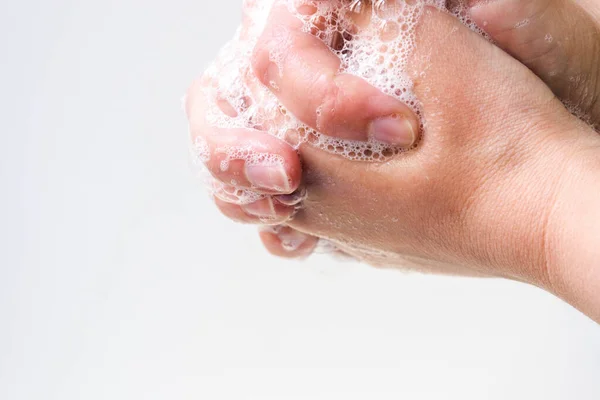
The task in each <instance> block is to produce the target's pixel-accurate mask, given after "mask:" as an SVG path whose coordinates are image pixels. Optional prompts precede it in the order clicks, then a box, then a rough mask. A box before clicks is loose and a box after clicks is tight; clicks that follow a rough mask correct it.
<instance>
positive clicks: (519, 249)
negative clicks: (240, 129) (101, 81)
mask: <svg viewBox="0 0 600 400" xmlns="http://www.w3.org/2000/svg"><path fill="white" fill-rule="evenodd" d="M285 12H286V10H285V9H283V8H280V9H275V10H274V11H273V14H272V19H271V21H282V20H284V21H285V20H286V16H285V14H284V13H285ZM279 13H281V14H279ZM279 28H280V29H282V27H281V26H279ZM283 28H285V29H290V30H293V29H294V26H293V25H289V26H287V27H283ZM271 32H272V31H270V30H269V29H267V30H265V34H264V35H263V38H261V40H260V42H259V49H258V50H257V52H256V54H257V57H256V58H255V70H256V72H257V76H259V77H262V76H266V74H265V73H264V71H261V66H262V65H263V64H264V63H261V49H260V46H268V45H269V43H271V41H270V40H269V37H268V35H269V34H270V33H271ZM265 35H267V36H266V37H265ZM440 37H443V38H445V41H443V42H441V41H440V40H439V38H440ZM306 40H308V35H307V37H306ZM417 42H418V47H417V51H416V52H415V53H414V54H413V56H412V57H411V61H410V66H409V71H425V74H424V75H423V74H421V73H419V74H413V76H412V79H413V81H414V82H415V91H416V94H417V95H418V97H419V99H420V100H421V101H422V106H423V117H424V119H425V121H427V130H426V131H425V134H424V137H423V140H422V142H421V144H420V145H419V147H418V149H417V150H416V151H414V152H411V153H407V154H402V155H399V156H397V157H394V159H392V160H391V161H388V162H386V163H383V164H365V163H356V162H352V161H349V160H346V159H341V158H337V157H331V156H330V155H328V154H326V153H324V152H323V151H321V150H318V149H315V148H313V147H311V146H308V145H307V146H303V147H302V148H301V155H302V160H303V162H304V170H305V179H304V182H305V183H306V187H307V193H308V197H307V199H306V200H305V202H304V207H303V208H302V209H301V210H300V212H299V213H298V214H297V215H296V216H295V218H294V219H293V220H291V221H289V223H288V225H289V226H291V227H293V228H295V229H296V230H298V231H301V232H305V233H309V234H311V235H314V236H319V237H326V238H329V239H331V240H333V241H335V242H336V243H337V244H338V245H339V246H340V247H341V248H342V249H344V250H345V251H346V252H348V253H350V254H352V255H354V256H356V257H358V258H360V259H364V260H365V261H367V262H370V263H374V264H380V265H385V266H402V267H405V266H406V265H407V262H408V263H409V264H411V265H417V266H418V267H419V268H420V269H426V270H429V271H435V272H442V273H460V274H469V275H492V276H504V277H509V278H512V279H518V280H523V281H527V282H531V283H534V284H537V285H540V286H543V287H546V288H548V289H549V290H553V287H552V286H553V281H555V276H557V275H558V272H557V271H552V270H549V269H548V266H549V262H548V261H549V259H550V258H552V257H553V255H552V254H549V253H548V249H547V238H548V237H554V236H556V235H555V234H554V232H551V231H549V229H550V228H551V227H553V226H556V221H554V220H553V212H552V211H553V205H554V201H555V199H557V198H560V197H561V196H562V193H563V188H564V187H566V186H569V182H570V175H569V174H566V173H565V171H572V169H571V168H569V167H570V166H571V165H577V164H578V163H577V162H576V160H577V159H578V157H579V156H580V155H581V154H591V153H593V149H595V148H597V147H598V138H597V136H596V134H595V133H594V132H593V131H592V130H591V129H589V128H587V127H586V126H585V125H584V124H582V123H581V122H579V121H578V120H577V119H576V118H574V117H573V116H572V115H570V114H569V113H568V112H566V110H565V109H564V107H563V106H562V105H561V104H560V102H558V101H557V100H556V98H555V97H554V96H553V95H552V93H551V92H550V91H549V90H548V89H547V87H546V86H545V85H543V84H542V83H541V82H540V81H539V80H538V78H536V77H535V76H534V75H533V74H532V73H531V72H530V71H529V70H527V69H526V68H525V67H523V66H522V65H521V64H519V63H518V62H516V61H515V60H514V59H512V58H510V57H508V56H507V55H506V54H504V53H502V52H501V51H498V50H497V49H496V48H495V47H494V46H492V45H490V44H489V43H487V42H486V41H484V40H483V39H481V38H480V37H478V36H477V35H475V34H473V33H472V32H470V31H468V30H467V29H466V28H464V27H463V26H462V25H460V24H458V23H457V21H456V20H455V19H453V18H452V17H450V16H448V15H447V14H444V13H440V12H437V11H431V12H429V13H427V15H425V16H424V18H423V19H422V21H421V22H420V25H419V29H418V32H417ZM306 48H309V47H308V46H299V47H298V48H292V52H291V53H290V54H293V57H292V56H290V57H289V58H290V59H296V60H297V59H303V58H304V57H309V58H310V57H315V54H309V55H305V54H303V51H304V50H305V49H306ZM262 54H263V55H264V54H267V55H268V52H266V51H263V52H262ZM293 67H294V65H293V63H290V64H289V65H288V64H287V63H284V67H283V74H282V78H281V79H282V83H281V84H278V87H279V88H280V90H278V91H277V92H276V93H275V95H277V96H278V98H279V99H280V100H281V102H282V103H283V104H284V105H286V107H288V108H290V109H291V110H292V112H293V113H294V114H295V115H314V114H315V113H316V110H314V109H311V107H312V106H313V105H314V104H315V100H313V99H311V98H310V95H311V93H304V95H305V96H306V97H307V98H306V99H303V97H302V95H303V94H302V93H300V94H297V93H295V97H293V99H294V101H293V102H290V101H289V100H287V101H286V99H289V98H290V97H287V96H290V94H289V92H288V93H286V88H287V89H289V88H293V85H289V86H288V85H286V84H284V83H285V81H286V80H290V81H294V80H295V77H297V76H302V75H301V74H300V72H301V71H297V70H294V68H293ZM299 74H300V75H299ZM321 75H322V74H319V73H318V72H317V73H316V75H315V74H312V76H321ZM354 95H357V93H355V94H354ZM303 100H304V101H303ZM345 101H346V102H347V103H350V104H351V103H352V102H353V101H352V97H350V98H349V99H346V100H345ZM197 104H198V103H195V101H194V100H193V98H192V97H190V107H189V110H190V111H191V113H190V114H191V115H194V114H195V113H200V114H202V113H203V112H204V108H203V106H202V105H200V106H198V105H197ZM317 104H318V103H317ZM304 122H306V123H307V124H308V125H310V124H311V121H309V120H308V119H306V120H305V121H304ZM192 130H193V132H194V129H193V124H192ZM196 133H198V132H196ZM287 156H290V160H292V158H293V157H292V156H291V155H289V154H286V157H287ZM292 162H293V161H292Z"/></svg>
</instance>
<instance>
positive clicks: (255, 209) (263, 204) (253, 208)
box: [242, 197, 277, 219]
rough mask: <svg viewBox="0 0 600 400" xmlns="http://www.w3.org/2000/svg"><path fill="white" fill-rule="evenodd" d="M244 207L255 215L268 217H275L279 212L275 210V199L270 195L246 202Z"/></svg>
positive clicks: (247, 211)
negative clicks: (249, 202) (252, 201)
mask: <svg viewBox="0 0 600 400" xmlns="http://www.w3.org/2000/svg"><path fill="white" fill-rule="evenodd" d="M242 208H243V209H244V211H245V212H246V213H248V214H250V215H253V216H255V217H259V218H267V219H274V218H275V217H277V212H276V211H275V205H274V204H273V200H272V199H271V198H268V197H267V198H265V199H263V200H259V201H256V202H254V203H251V204H246V205H244V206H242Z"/></svg>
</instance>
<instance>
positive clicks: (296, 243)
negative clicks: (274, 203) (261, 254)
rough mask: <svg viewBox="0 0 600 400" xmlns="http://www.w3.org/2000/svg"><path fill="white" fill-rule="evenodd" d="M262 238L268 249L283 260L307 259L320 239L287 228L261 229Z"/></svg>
mask: <svg viewBox="0 0 600 400" xmlns="http://www.w3.org/2000/svg"><path fill="white" fill-rule="evenodd" d="M259 235H260V238H261V240H262V242H263V244H264V246H265V247H266V249H267V250H268V251H269V252H270V253H271V254H273V255H275V256H277V257H283V258H305V257H308V256H309V255H310V254H312V253H313V251H314V249H315V247H316V246H317V244H318V242H319V239H318V238H316V237H314V236H310V235H307V234H304V233H302V232H300V231H297V230H295V229H293V228H290V227H287V226H276V227H272V228H266V229H265V228H263V229H261V231H260V233H259Z"/></svg>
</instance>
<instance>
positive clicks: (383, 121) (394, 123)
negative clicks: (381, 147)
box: [369, 114, 418, 147]
mask: <svg viewBox="0 0 600 400" xmlns="http://www.w3.org/2000/svg"><path fill="white" fill-rule="evenodd" d="M417 130H418V127H417V126H416V122H413V121H412V119H408V118H406V117H404V116H401V115H396V114H394V115H391V116H389V117H383V118H379V119H376V120H375V121H373V122H372V123H371V126H370V127H369V135H370V136H371V137H372V138H373V139H375V140H378V141H380V142H383V143H387V144H390V145H394V146H400V147H411V146H412V145H413V144H415V140H416V138H417V135H416V132H417Z"/></svg>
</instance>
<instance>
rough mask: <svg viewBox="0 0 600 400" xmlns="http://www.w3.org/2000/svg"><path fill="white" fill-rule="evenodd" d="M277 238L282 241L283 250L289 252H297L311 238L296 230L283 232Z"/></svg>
mask: <svg viewBox="0 0 600 400" xmlns="http://www.w3.org/2000/svg"><path fill="white" fill-rule="evenodd" d="M277 236H278V237H279V240H280V241H281V248H283V249H284V250H285V251H289V252H293V251H297V250H298V249H300V247H302V245H303V244H304V243H306V241H307V240H308V239H309V238H310V236H308V235H305V234H304V233H301V232H298V231H297V230H295V229H287V230H282V231H281V232H279V233H278V235H277Z"/></svg>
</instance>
